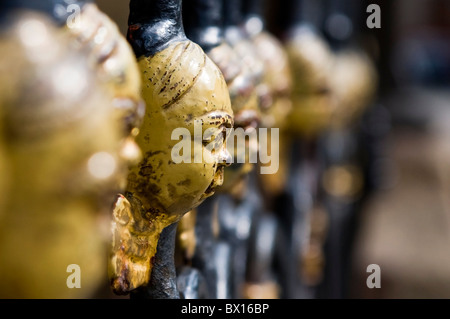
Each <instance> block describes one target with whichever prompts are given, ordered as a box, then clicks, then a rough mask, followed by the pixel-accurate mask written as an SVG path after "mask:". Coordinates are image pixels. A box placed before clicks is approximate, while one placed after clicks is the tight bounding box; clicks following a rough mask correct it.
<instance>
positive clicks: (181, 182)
mask: <svg viewBox="0 0 450 319" xmlns="http://www.w3.org/2000/svg"><path fill="white" fill-rule="evenodd" d="M138 63H139V67H140V70H141V74H142V79H143V83H144V85H143V90H142V94H143V98H144V100H145V102H146V104H147V110H146V114H145V117H144V121H143V124H142V127H141V130H140V133H139V135H138V136H137V138H136V141H137V143H138V145H139V146H140V147H141V149H142V151H143V159H142V160H141V161H140V162H139V164H138V165H136V166H133V167H131V169H130V174H129V176H128V187H127V190H126V192H125V194H124V195H125V196H121V197H120V198H119V200H118V202H117V203H116V206H115V209H114V216H115V218H114V223H113V231H114V234H115V237H114V242H113V251H112V258H111V262H110V268H109V274H110V279H111V284H112V287H113V290H114V291H115V292H116V293H119V294H124V293H127V292H129V291H130V290H133V289H135V288H137V287H139V286H142V285H145V284H146V283H147V282H148V281H149V279H150V278H149V277H150V274H151V269H152V264H151V260H152V257H153V256H154V255H155V253H156V246H157V242H158V239H159V235H160V233H161V231H162V229H164V228H165V227H167V226H168V225H170V224H172V223H174V222H176V221H178V220H179V219H180V218H181V217H182V216H183V214H185V213H186V212H187V211H189V210H191V209H193V208H195V207H196V206H198V205H199V204H200V203H201V202H202V201H203V200H204V199H206V198H207V197H209V196H211V195H212V194H214V190H215V188H216V187H217V186H220V185H221V184H222V182H223V169H224V166H225V165H224V161H225V159H226V158H228V157H229V156H230V155H229V153H228V152H227V150H226V144H225V143H224V144H223V147H222V149H220V150H217V151H215V152H211V151H208V150H207V149H206V148H205V145H204V143H202V141H200V142H199V141H194V140H193V144H194V143H202V145H201V150H202V155H203V162H202V163H194V160H193V158H194V156H195V154H194V152H193V153H192V161H191V163H180V164H175V163H174V162H173V161H172V159H171V151H172V148H173V147H174V145H175V144H177V143H178V142H179V141H178V140H172V139H171V134H172V132H173V130H174V129H176V128H186V129H188V130H189V131H190V132H191V135H192V136H193V134H194V120H201V121H202V122H203V130H206V129H207V128H210V127H211V128H215V129H217V130H223V129H224V128H226V127H231V126H232V125H233V111H232V109H231V103H230V97H229V92H228V88H227V85H226V82H225V80H224V78H223V75H222V73H221V72H220V70H219V69H218V68H217V66H216V65H215V64H214V63H213V62H212V61H211V60H210V59H209V58H208V57H207V56H206V55H205V54H204V52H203V50H202V49H201V48H200V47H199V46H198V45H197V44H195V43H193V42H191V41H189V40H186V41H180V42H174V43H171V44H170V45H169V47H167V48H166V49H164V50H163V51H161V52H158V53H156V54H155V55H153V56H150V57H141V58H140V59H139V60H138ZM193 149H194V151H195V149H197V148H195V147H193ZM117 216H126V218H118V217H117Z"/></svg>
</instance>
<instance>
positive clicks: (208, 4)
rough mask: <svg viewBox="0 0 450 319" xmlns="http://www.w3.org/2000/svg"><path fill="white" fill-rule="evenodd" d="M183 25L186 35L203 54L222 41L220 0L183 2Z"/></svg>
mask: <svg viewBox="0 0 450 319" xmlns="http://www.w3.org/2000/svg"><path fill="white" fill-rule="evenodd" d="M183 23H184V28H185V31H186V35H187V36H188V38H189V39H190V40H192V41H193V42H195V43H197V44H198V45H200V46H201V47H202V49H203V50H204V51H205V52H208V51H209V50H211V49H212V48H214V47H216V46H218V45H220V44H221V43H222V41H223V30H222V25H223V18H222V0H184V2H183Z"/></svg>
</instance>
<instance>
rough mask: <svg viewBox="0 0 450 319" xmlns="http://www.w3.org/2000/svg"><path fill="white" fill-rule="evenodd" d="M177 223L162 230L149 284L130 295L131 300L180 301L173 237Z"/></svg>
mask: <svg viewBox="0 0 450 319" xmlns="http://www.w3.org/2000/svg"><path fill="white" fill-rule="evenodd" d="M177 226H178V223H174V224H172V225H170V226H167V227H166V228H164V230H163V231H162V232H161V236H160V238H159V241H158V246H157V251H156V255H155V257H154V262H153V269H152V274H151V277H150V282H149V283H148V285H147V286H145V287H140V288H138V289H136V290H135V291H132V292H131V293H130V298H132V299H180V295H179V292H178V289H177V274H176V269H175V260H174V254H175V236H176V233H177Z"/></svg>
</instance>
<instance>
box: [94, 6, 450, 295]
mask: <svg viewBox="0 0 450 319" xmlns="http://www.w3.org/2000/svg"><path fill="white" fill-rule="evenodd" d="M347 1H348V3H349V6H351V5H352V3H353V4H356V3H358V4H359V5H361V1H362V0H356V2H355V1H351V0H347ZM277 2H280V3H281V2H283V1H277ZM362 2H363V3H365V4H364V5H361V7H362V8H363V9H365V8H366V7H367V5H369V4H371V3H375V4H378V5H379V6H380V8H381V19H382V23H381V29H368V28H367V27H366V26H365V24H361V25H360V26H358V27H360V28H361V30H360V31H361V32H362V33H363V34H364V35H365V39H366V41H364V42H362V43H363V44H364V45H366V46H367V48H368V50H369V52H371V53H372V55H373V58H374V60H375V62H376V64H377V67H378V72H379V76H380V81H379V89H378V96H377V99H376V101H375V102H376V104H377V105H378V107H379V108H380V109H381V110H382V116H381V117H378V120H379V121H380V123H375V124H376V125H375V126H377V127H379V129H380V130H381V131H382V132H385V135H384V136H383V143H381V144H380V145H382V146H380V147H382V148H383V149H382V153H383V154H384V155H383V156H382V157H381V158H380V159H379V163H378V165H379V167H380V169H379V170H378V173H377V176H376V180H377V182H376V184H377V187H376V189H375V191H374V192H372V193H371V194H370V196H369V197H368V198H366V199H365V200H364V202H363V204H362V207H361V209H360V212H359V218H358V222H357V224H356V225H357V226H355V227H356V235H355V236H356V237H355V241H354V243H355V246H354V250H353V251H352V252H351V255H352V258H351V273H350V279H349V287H348V289H347V292H346V296H347V297H353V298H450V248H449V247H450V90H449V85H450V1H448V0H395V1H392V0H385V1H375V0H373V1H366V0H364V1H362ZM97 3H98V5H99V7H100V8H101V9H102V10H103V11H105V12H106V13H107V14H109V15H110V16H111V17H112V18H113V19H114V20H115V21H116V22H117V24H118V25H119V26H120V28H121V31H122V32H123V33H124V34H125V33H126V28H127V16H128V12H129V11H128V1H126V0H121V1H110V0H97ZM280 3H278V4H276V2H275V1H274V2H273V3H271V6H269V10H270V11H269V12H270V14H268V17H267V18H268V21H269V24H268V27H269V30H271V31H272V32H273V33H274V34H276V35H278V34H277V32H278V30H279V28H278V24H277V20H276V19H275V18H273V19H271V18H272V16H271V15H272V14H274V12H277V10H280V6H281V9H282V5H283V4H282V3H281V4H280ZM367 15H369V14H367ZM375 120H376V119H375ZM369 264H378V265H379V266H380V267H381V288H380V289H368V288H367V286H366V279H367V276H368V275H369V274H368V273H367V272H366V268H367V266H368V265H369Z"/></svg>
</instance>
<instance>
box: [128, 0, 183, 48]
mask: <svg viewBox="0 0 450 319" xmlns="http://www.w3.org/2000/svg"><path fill="white" fill-rule="evenodd" d="M181 3H182V1H181V0H131V1H130V16H129V18H128V33H127V38H128V41H129V42H130V44H131V46H132V47H133V50H134V52H135V54H136V56H137V57H140V56H142V55H144V56H151V55H154V54H155V53H157V52H160V51H162V50H163V49H165V48H166V47H168V46H169V44H170V43H172V42H173V41H182V40H185V39H186V35H185V33H184V28H183V22H182V10H181Z"/></svg>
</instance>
